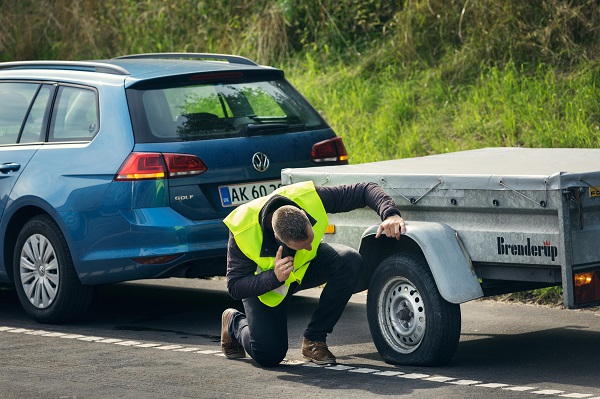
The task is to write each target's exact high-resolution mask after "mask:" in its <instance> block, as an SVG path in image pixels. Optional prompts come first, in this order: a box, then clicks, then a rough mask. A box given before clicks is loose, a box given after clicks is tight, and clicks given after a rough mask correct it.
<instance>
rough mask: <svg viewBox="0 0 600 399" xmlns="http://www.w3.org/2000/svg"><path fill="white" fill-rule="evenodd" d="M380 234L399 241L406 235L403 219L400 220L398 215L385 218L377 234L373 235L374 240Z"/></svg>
mask: <svg viewBox="0 0 600 399" xmlns="http://www.w3.org/2000/svg"><path fill="white" fill-rule="evenodd" d="M382 232H385V235H386V236H388V237H394V238H395V239H396V240H399V239H400V236H401V235H402V234H406V227H405V226H404V219H402V218H401V217H400V215H392V216H389V217H387V218H386V219H385V220H384V221H383V222H381V224H380V225H379V228H378V229H377V234H375V238H379V236H381V233H382Z"/></svg>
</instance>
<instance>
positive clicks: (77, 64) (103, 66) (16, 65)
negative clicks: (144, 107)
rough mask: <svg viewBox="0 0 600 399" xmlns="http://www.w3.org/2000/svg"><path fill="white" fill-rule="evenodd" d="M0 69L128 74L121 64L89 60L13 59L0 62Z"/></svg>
mask: <svg viewBox="0 0 600 399" xmlns="http://www.w3.org/2000/svg"><path fill="white" fill-rule="evenodd" d="M0 69H61V70H73V71H84V72H98V73H110V74H113V75H130V73H129V71H128V70H127V69H125V68H123V67H121V66H118V65H113V64H107V63H103V62H91V61H13V62H0Z"/></svg>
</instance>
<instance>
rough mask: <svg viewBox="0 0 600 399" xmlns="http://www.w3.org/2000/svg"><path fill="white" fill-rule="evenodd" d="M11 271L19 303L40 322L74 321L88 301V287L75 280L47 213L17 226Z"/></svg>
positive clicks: (60, 237)
mask: <svg viewBox="0 0 600 399" xmlns="http://www.w3.org/2000/svg"><path fill="white" fill-rule="evenodd" d="M13 271H14V279H15V286H16V289H17V294H18V296H19V300H20V301H21V305H22V306H23V308H24V309H25V311H26V312H27V314H28V315H29V316H30V317H31V318H33V319H34V320H36V321H38V322H40V323H60V322H67V321H72V320H75V319H77V318H78V317H80V316H81V315H82V314H83V313H84V312H85V311H86V310H87V308H88V306H89V304H90V302H91V299H92V288H91V287H90V286H84V285H82V284H81V282H80V281H79V278H78V277H77V274H76V272H75V268H74V267H73V261H72V259H71V253H70V252H69V248H68V246H67V242H66V240H65V237H64V236H63V234H62V232H61V231H60V229H59V227H58V225H57V224H56V222H54V220H52V218H51V217H49V216H47V215H39V216H36V217H34V218H32V219H31V220H29V221H28V222H27V223H25V225H24V226H23V228H22V229H21V231H20V233H19V235H18V237H17V244H16V246H15V252H14V263H13Z"/></svg>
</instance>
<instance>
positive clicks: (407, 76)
mask: <svg viewBox="0 0 600 399" xmlns="http://www.w3.org/2000/svg"><path fill="white" fill-rule="evenodd" d="M0 9H2V13H1V14H0V61H12V60H27V59H73V60H75V59H78V60H81V59H93V58H108V57H114V56H117V55H123V54H130V53H145V52H162V51H188V52H214V53H233V54H239V55H243V56H247V57H249V58H251V59H254V60H256V61H258V62H260V63H262V64H268V65H273V66H275V67H279V68H282V69H284V70H285V71H286V75H287V77H288V79H289V80H290V81H291V82H292V83H293V84H294V85H296V87H298V88H299V90H300V91H301V92H302V93H303V94H304V95H305V96H306V97H307V98H308V99H309V100H310V101H311V102H312V103H313V104H314V105H315V106H316V108H317V109H318V110H319V111H320V112H321V113H322V114H323V115H324V116H325V118H326V119H327V121H328V122H329V123H330V124H331V125H332V126H333V127H334V129H335V130H336V132H337V133H338V134H339V135H340V136H341V137H343V138H344V142H345V143H346V147H347V149H348V152H349V153H350V161H351V163H362V162H369V161H378V160H385V159H391V158H401V157H413V156H422V155H429V154H436V153H443V152H449V151H457V150H466V149H474V148H481V147H489V146H522V147H594V148H597V147H600V7H599V6H598V2H597V0H571V1H561V0H543V1H525V2H516V1H513V0H481V1H477V0H460V1H459V0H404V1H388V0H355V1H350V0H225V1H208V0H170V1H166V0H105V1H102V2H100V1H92V0H69V1H66V0H21V1H16V0H0ZM551 293H554V294H555V296H557V297H558V298H560V292H559V291H558V292H557V291H556V290H542V291H539V292H538V293H537V294H536V296H535V297H536V298H543V297H545V296H549V295H550V294H551Z"/></svg>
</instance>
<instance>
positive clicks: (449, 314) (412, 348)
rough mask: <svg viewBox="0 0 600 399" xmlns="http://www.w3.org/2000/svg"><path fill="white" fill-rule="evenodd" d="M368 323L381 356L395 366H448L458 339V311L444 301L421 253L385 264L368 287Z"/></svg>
mask: <svg viewBox="0 0 600 399" xmlns="http://www.w3.org/2000/svg"><path fill="white" fill-rule="evenodd" d="M367 318H368V321H369V329H370V331H371V336H372V338H373V342H374V343H375V346H376V347H377V350H378V351H379V354H380V355H381V357H382V358H383V359H384V360H385V361H386V362H387V363H391V364H397V365H410V366H441V365H444V364H447V363H448V362H450V360H451V359H452V357H453V355H454V352H455V351H456V348H457V346H458V341H459V339H460V324H461V316H460V305H457V304H452V303H450V302H448V301H446V300H445V299H444V298H442V296H441V295H440V293H439V291H438V289H437V286H436V284H435V280H434V279H433V275H432V274H431V271H430V269H429V266H428V265H427V261H426V260H425V259H424V257H423V256H422V255H421V254H417V253H413V254H395V255H392V256H390V257H388V258H386V259H384V260H383V261H382V262H381V264H380V265H379V267H378V268H377V270H375V272H374V274H373V277H372V279H371V283H370V285H369V290H368V294H367Z"/></svg>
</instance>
